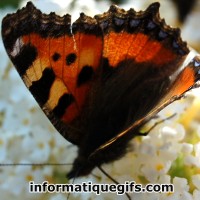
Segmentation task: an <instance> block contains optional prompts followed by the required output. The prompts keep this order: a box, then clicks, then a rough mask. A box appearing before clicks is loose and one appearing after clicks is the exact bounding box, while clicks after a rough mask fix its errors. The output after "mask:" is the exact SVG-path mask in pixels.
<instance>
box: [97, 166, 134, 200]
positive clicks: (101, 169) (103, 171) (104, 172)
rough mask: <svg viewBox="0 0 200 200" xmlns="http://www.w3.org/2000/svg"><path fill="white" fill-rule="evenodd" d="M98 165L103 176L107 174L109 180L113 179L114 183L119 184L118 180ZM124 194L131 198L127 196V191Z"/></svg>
mask: <svg viewBox="0 0 200 200" xmlns="http://www.w3.org/2000/svg"><path fill="white" fill-rule="evenodd" d="M97 167H98V169H99V170H100V171H101V172H102V173H103V174H104V175H105V176H107V177H108V178H109V179H110V180H111V181H113V182H114V183H115V184H117V185H118V184H120V183H119V182H118V181H116V180H115V179H114V178H113V177H112V176H110V175H109V174H108V173H107V172H106V171H105V170H104V169H103V168H102V167H101V166H97ZM125 195H126V196H127V198H128V199H129V200H131V197H130V196H129V194H128V193H125Z"/></svg>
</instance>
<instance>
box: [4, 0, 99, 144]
mask: <svg viewBox="0 0 200 200" xmlns="http://www.w3.org/2000/svg"><path fill="white" fill-rule="evenodd" d="M2 29H3V32H2V35H3V39H4V44H5V47H6V50H7V52H8V55H9V56H10V58H11V60H12V62H13V63H14V65H15V67H16V68H17V70H18V72H19V74H20V75H21V77H22V79H23V80H24V82H25V84H26V86H27V87H28V88H29V90H30V91H31V93H32V94H33V96H34V97H35V98H36V100H37V101H38V103H39V105H40V106H41V108H42V109H43V110H44V112H45V113H46V115H47V116H48V117H49V118H50V120H51V121H52V123H53V124H54V125H55V127H56V128H57V129H58V131H59V132H60V133H61V134H62V135H63V136H64V137H65V138H66V139H67V140H69V141H71V142H73V143H75V144H78V143H79V136H78V134H79V130H76V129H74V128H73V127H74V126H73V125H72V124H73V123H76V122H75V121H76V119H77V118H79V116H80V113H81V111H82V109H83V107H84V106H85V102H86V98H87V94H88V91H89V90H90V87H91V83H92V79H93V76H94V74H95V73H96V71H97V70H98V67H99V66H100V62H101V54H102V48H103V47H102V37H101V35H99V27H98V25H97V23H96V20H94V19H92V18H90V17H87V16H85V15H84V14H81V16H80V18H79V19H78V20H77V21H76V22H75V23H73V25H71V17H70V16H69V15H65V16H63V17H59V16H57V15H55V14H54V13H51V14H50V15H45V14H42V13H41V12H40V11H39V10H37V9H36V8H35V7H34V6H33V4H32V3H28V4H27V6H26V8H23V9H22V10H20V11H18V12H17V13H16V14H13V15H9V16H7V17H6V18H5V19H4V21H3V25H2ZM69 129H70V130H69ZM70 133H72V134H70Z"/></svg>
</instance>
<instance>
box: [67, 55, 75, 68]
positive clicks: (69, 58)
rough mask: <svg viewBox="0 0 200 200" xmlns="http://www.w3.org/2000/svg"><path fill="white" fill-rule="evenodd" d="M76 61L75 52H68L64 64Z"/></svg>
mask: <svg viewBox="0 0 200 200" xmlns="http://www.w3.org/2000/svg"><path fill="white" fill-rule="evenodd" d="M75 61H76V54H75V53H70V54H68V55H67V56H66V64H67V65H71V64H72V63H74V62H75Z"/></svg>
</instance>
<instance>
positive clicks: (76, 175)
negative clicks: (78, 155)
mask: <svg viewBox="0 0 200 200" xmlns="http://www.w3.org/2000/svg"><path fill="white" fill-rule="evenodd" d="M80 170H81V167H79V169H78V170H77V171H76V173H75V175H74V177H73V179H72V182H71V184H74V182H75V180H76V178H77V177H78V174H79V172H80ZM70 194H71V193H70V192H69V193H68V194H67V200H69V197H70Z"/></svg>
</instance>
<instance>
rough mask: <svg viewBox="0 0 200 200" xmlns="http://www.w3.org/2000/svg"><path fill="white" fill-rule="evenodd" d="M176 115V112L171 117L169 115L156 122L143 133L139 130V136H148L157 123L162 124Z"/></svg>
mask: <svg viewBox="0 0 200 200" xmlns="http://www.w3.org/2000/svg"><path fill="white" fill-rule="evenodd" d="M175 116H176V113H174V114H173V115H170V116H169V117H167V118H165V119H162V120H160V121H157V122H155V123H154V125H153V126H152V127H151V128H150V129H149V130H147V131H145V132H143V133H141V132H139V133H138V135H137V136H147V135H148V134H149V133H150V132H151V131H152V130H153V129H154V128H155V127H156V126H157V125H159V124H162V123H163V122H165V121H167V120H169V119H171V118H173V117H175Z"/></svg>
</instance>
